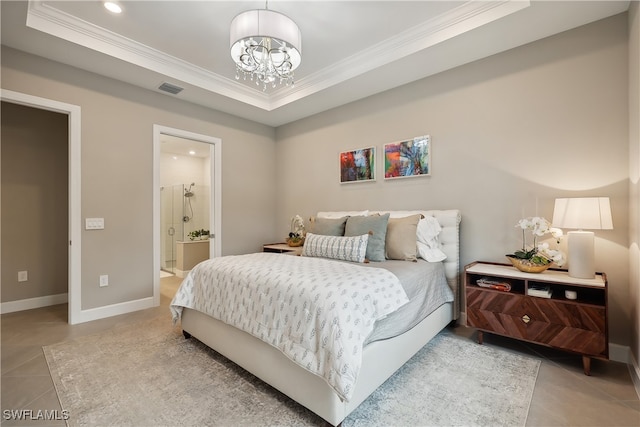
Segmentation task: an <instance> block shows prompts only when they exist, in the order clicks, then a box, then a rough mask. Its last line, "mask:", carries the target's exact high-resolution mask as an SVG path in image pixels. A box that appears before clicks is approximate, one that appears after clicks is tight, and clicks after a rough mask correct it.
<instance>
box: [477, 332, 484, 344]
mask: <svg viewBox="0 0 640 427" xmlns="http://www.w3.org/2000/svg"><path fill="white" fill-rule="evenodd" d="M483 338H484V333H483V332H482V331H478V344H482V340H483Z"/></svg>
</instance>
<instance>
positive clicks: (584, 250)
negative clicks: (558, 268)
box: [553, 197, 613, 279]
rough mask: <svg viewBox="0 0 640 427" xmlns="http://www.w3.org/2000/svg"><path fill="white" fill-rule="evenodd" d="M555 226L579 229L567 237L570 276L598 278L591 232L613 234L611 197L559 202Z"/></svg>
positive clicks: (554, 217)
mask: <svg viewBox="0 0 640 427" xmlns="http://www.w3.org/2000/svg"><path fill="white" fill-rule="evenodd" d="M553 225H555V226H557V227H563V228H577V229H578V230H577V231H570V232H568V233H567V236H568V238H569V240H568V242H567V248H568V251H569V276H571V277H576V278H580V279H593V278H594V277H595V275H596V269H595V250H594V233H593V231H584V230H583V229H590V230H612V229H613V220H612V218H611V206H610V203H609V198H608V197H579V198H571V199H556V203H555V207H554V209H553Z"/></svg>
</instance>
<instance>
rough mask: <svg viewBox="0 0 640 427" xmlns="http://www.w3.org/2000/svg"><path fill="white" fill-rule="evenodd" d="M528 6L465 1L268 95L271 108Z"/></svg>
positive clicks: (510, 0)
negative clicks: (292, 85) (291, 85)
mask: <svg viewBox="0 0 640 427" xmlns="http://www.w3.org/2000/svg"><path fill="white" fill-rule="evenodd" d="M529 6H530V2H529V0H501V1H480V2H475V1H469V2H466V3H464V4H462V5H460V6H458V7H457V8H454V9H452V10H450V11H448V12H446V13H443V14H442V15H438V16H436V17H433V18H431V19H429V20H427V21H425V22H423V23H422V24H419V25H416V26H414V27H412V28H409V29H407V30H405V31H403V32H401V33H399V34H397V35H395V36H393V37H390V38H388V39H386V40H384V41H382V42H380V43H377V44H375V45H373V46H370V47H368V48H366V49H363V50H362V51H360V52H358V53H357V54H355V55H352V56H350V57H347V58H345V59H343V60H341V61H339V62H336V63H334V64H332V65H330V66H328V67H325V68H323V69H321V70H318V71H316V72H314V73H312V74H310V75H309V76H307V77H305V78H304V79H300V80H299V81H298V80H297V81H296V84H295V86H294V87H293V88H290V87H289V88H280V89H278V90H277V91H275V92H273V93H272V95H271V103H272V107H273V108H278V107H281V106H284V105H287V104H289V103H291V102H294V101H297V100H299V99H302V98H304V97H306V96H309V95H312V94H314V93H316V92H319V91H321V90H324V89H327V88H329V87H331V86H334V85H337V84H339V83H342V82H344V81H346V80H349V79H352V78H355V77H357V76H359V75H361V74H364V73H366V72H369V71H372V70H375V69H377V68H379V67H382V66H384V65H387V64H390V63H392V62H395V61H398V60H400V59H402V58H405V57H408V56H410V55H414V54H416V53H417V52H420V51H422V50H425V49H428V48H430V47H433V46H435V45H437V44H438V43H441V42H443V41H445V40H448V39H451V38H453V37H456V36H458V35H460V34H463V33H466V32H468V31H471V30H474V29H476V28H478V27H481V26H483V25H486V24H489V23H490V22H493V21H496V20H498V19H501V18H504V17H505V16H508V15H510V14H512V13H515V12H518V11H520V10H522V9H525V8H527V7H529Z"/></svg>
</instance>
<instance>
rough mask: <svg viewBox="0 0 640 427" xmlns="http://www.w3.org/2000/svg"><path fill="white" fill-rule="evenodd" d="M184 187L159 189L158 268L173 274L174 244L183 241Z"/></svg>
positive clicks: (176, 186)
mask: <svg viewBox="0 0 640 427" xmlns="http://www.w3.org/2000/svg"><path fill="white" fill-rule="evenodd" d="M184 194H185V186H184V185H183V184H176V185H171V186H166V187H161V188H160V227H161V230H162V233H161V234H160V268H161V269H162V270H164V271H166V272H168V273H172V274H174V273H175V268H176V243H177V242H182V241H184V239H185V231H184V228H185V227H184V226H185V221H184V216H185V214H184V201H183V200H184Z"/></svg>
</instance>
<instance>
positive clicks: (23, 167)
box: [0, 102, 69, 302]
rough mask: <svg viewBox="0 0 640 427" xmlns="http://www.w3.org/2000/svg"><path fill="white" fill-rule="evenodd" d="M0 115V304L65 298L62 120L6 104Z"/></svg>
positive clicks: (65, 135)
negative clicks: (24, 276)
mask: <svg viewBox="0 0 640 427" xmlns="http://www.w3.org/2000/svg"><path fill="white" fill-rule="evenodd" d="M0 115H1V117H2V126H1V131H2V142H1V147H0V149H1V150H2V179H1V181H2V225H1V226H2V238H1V241H0V244H1V245H2V302H7V301H16V300H22V299H29V298H36V297H44V296H49V295H57V294H65V293H67V274H68V272H67V270H68V269H67V265H68V257H67V248H68V244H67V239H68V218H69V216H68V210H67V200H68V199H67V197H68V172H67V155H68V150H67V145H68V143H67V141H68V133H67V116H66V115H64V114H59V113H54V112H50V111H44V110H37V109H33V108H29V107H24V106H20V105H16V104H10V103H5V102H2V109H1V111H0ZM18 271H27V272H28V280H27V281H26V282H18Z"/></svg>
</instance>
